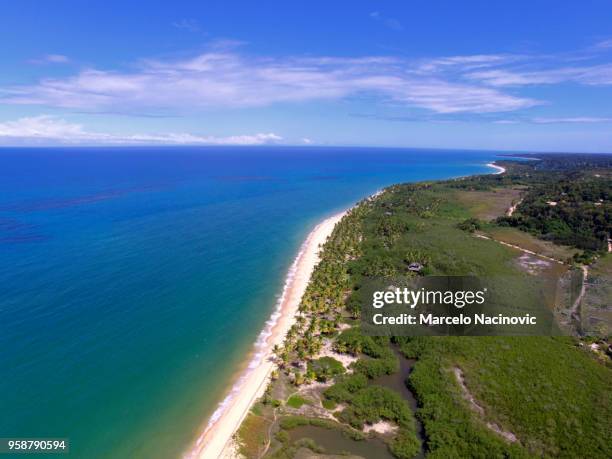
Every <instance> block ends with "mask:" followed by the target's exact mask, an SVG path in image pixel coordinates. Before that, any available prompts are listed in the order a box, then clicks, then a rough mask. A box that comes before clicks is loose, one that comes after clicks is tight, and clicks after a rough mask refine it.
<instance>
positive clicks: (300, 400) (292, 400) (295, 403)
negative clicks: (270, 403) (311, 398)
mask: <svg viewBox="0 0 612 459" xmlns="http://www.w3.org/2000/svg"><path fill="white" fill-rule="evenodd" d="M306 403H308V400H306V399H305V398H304V397H300V396H299V395H298V394H293V395H292V396H291V397H289V398H288V399H287V406H290V407H291V408H295V409H299V408H301V407H302V405H305V404H306Z"/></svg>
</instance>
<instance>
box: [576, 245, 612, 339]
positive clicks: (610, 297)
mask: <svg viewBox="0 0 612 459" xmlns="http://www.w3.org/2000/svg"><path fill="white" fill-rule="evenodd" d="M582 305H583V309H582V314H583V316H585V320H584V321H583V323H585V326H586V327H587V329H588V330H589V331H591V332H592V333H593V334H596V335H609V334H612V328H611V327H610V324H612V254H607V255H605V256H603V257H601V258H599V259H598V260H597V261H596V262H595V263H593V265H591V267H590V269H589V276H588V278H587V288H586V294H585V298H584V300H583V302H582Z"/></svg>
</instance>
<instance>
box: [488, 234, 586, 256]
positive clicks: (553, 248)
mask: <svg viewBox="0 0 612 459" xmlns="http://www.w3.org/2000/svg"><path fill="white" fill-rule="evenodd" d="M485 233H486V234H487V235H489V236H491V237H492V238H494V239H496V240H498V241H504V242H507V243H508V244H514V245H518V246H519V247H522V248H524V249H527V250H532V251H534V252H537V253H541V254H542V255H546V256H548V257H551V258H555V259H557V260H561V261H567V260H570V259H571V258H572V257H573V256H574V255H575V254H576V253H577V252H578V250H577V249H574V248H572V247H568V246H563V245H557V244H553V243H552V242H549V241H543V240H542V239H538V238H537V237H535V236H533V235H531V234H529V233H526V232H525V231H520V230H518V229H516V228H509V227H499V226H491V227H487V228H486V230H485Z"/></svg>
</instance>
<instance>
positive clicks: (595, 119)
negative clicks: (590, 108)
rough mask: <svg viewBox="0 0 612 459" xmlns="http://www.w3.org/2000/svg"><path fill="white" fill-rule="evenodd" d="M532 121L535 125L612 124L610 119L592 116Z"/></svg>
mask: <svg viewBox="0 0 612 459" xmlns="http://www.w3.org/2000/svg"><path fill="white" fill-rule="evenodd" d="M532 121H533V122H534V123H537V124H553V123H612V118H600V117H593V116H577V117H573V118H571V117H570V118H533V119H532Z"/></svg>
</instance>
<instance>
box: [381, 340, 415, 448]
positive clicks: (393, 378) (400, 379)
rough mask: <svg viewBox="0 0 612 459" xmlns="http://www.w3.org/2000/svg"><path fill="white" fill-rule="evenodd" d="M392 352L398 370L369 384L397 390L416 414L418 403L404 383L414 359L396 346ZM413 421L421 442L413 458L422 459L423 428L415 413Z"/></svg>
mask: <svg viewBox="0 0 612 459" xmlns="http://www.w3.org/2000/svg"><path fill="white" fill-rule="evenodd" d="M393 352H395V355H396V356H397V358H398V359H399V363H400V366H399V370H398V371H396V372H395V373H392V374H390V375H383V376H379V377H378V378H375V379H373V380H372V381H371V382H370V384H376V385H378V386H382V387H386V388H388V389H391V390H393V391H395V392H398V393H399V394H400V395H401V396H402V397H403V398H404V400H406V401H407V402H408V405H409V406H410V409H411V410H412V413H413V414H416V412H417V409H418V403H417V400H416V398H415V396H414V394H413V393H412V391H411V390H410V389H409V388H408V385H407V384H406V380H407V379H408V376H409V375H410V373H411V372H412V368H413V367H414V364H415V363H416V359H407V358H406V357H404V355H403V354H402V353H401V352H400V350H399V349H398V348H397V346H393ZM414 421H415V424H416V435H417V438H418V439H419V440H420V442H421V451H420V452H419V454H418V455H416V456H415V458H418V459H422V458H424V457H425V442H426V436H425V428H424V427H423V424H422V423H421V421H419V419H418V418H417V417H416V415H415V417H414Z"/></svg>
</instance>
